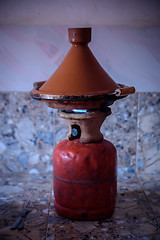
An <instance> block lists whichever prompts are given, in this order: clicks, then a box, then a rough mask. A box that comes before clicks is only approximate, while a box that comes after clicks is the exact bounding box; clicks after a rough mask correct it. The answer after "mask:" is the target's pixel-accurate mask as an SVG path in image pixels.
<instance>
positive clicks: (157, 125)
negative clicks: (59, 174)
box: [0, 92, 160, 176]
mask: <svg viewBox="0 0 160 240" xmlns="http://www.w3.org/2000/svg"><path fill="white" fill-rule="evenodd" d="M0 101H1V104H0V175H1V176H5V175H10V174H16V173H17V172H26V171H28V172H29V173H30V174H41V175H43V176H44V175H46V174H47V172H50V171H52V152H53V148H54V146H55V145H56V144H57V143H58V142H60V141H61V140H62V139H64V138H65V136H66V134H67V131H68V127H67V125H66V123H65V122H64V120H63V119H60V118H59V117H58V116H57V112H56V110H53V109H51V108H48V107H47V105H46V104H45V103H43V102H38V101H35V100H33V99H31V97H30V94H29V93H22V92H14V93H13V92H1V93H0ZM111 109H112V114H111V115H110V116H109V117H108V118H107V119H106V120H105V122H104V124H103V126H102V129H101V131H102V133H103V135H104V137H105V139H107V140H109V141H111V142H112V143H113V144H114V145H115V146H116V148H117V153H118V173H119V174H123V172H124V171H128V172H129V173H134V172H135V171H137V173H139V174H142V173H153V172H154V171H156V172H157V171H159V169H158V166H159V164H160V157H159V156H160V110H159V109H160V93H137V94H134V95H132V96H128V97H127V98H126V99H123V100H121V101H117V102H115V103H114V105H112V106H111Z"/></svg>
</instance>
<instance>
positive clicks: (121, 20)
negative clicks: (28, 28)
mask: <svg viewBox="0 0 160 240" xmlns="http://www.w3.org/2000/svg"><path fill="white" fill-rule="evenodd" d="M159 12H160V2H159V1H157V0H14V1H13V0H1V1H0V23H1V24H38V25H42V24H56V25H83V26H84V25H85V26H86V25H87V26H88V25H108V26H111V25H112V26H113V25H118V26H119V25H125V26H126V25H127V26H151V25H152V26H153V25H160V14H159Z"/></svg>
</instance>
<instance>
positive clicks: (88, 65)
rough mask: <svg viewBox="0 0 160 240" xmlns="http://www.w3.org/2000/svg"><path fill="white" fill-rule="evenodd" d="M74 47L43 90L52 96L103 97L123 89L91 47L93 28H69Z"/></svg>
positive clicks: (42, 91)
mask: <svg viewBox="0 0 160 240" xmlns="http://www.w3.org/2000/svg"><path fill="white" fill-rule="evenodd" d="M68 33H69V41H70V42H71V43H72V47H71V49H70V50H69V52H68V54H67V55H66V57H65V59H64V60H63V62H62V63H61V65H60V66H59V67H58V69H57V70H56V72H55V73H54V74H53V75H52V76H51V77H50V78H49V79H48V81H46V82H45V83H44V84H43V85H42V86H41V87H40V88H39V92H41V93H45V94H50V95H60V96H62V95H63V96H64V95H68V96H80V95H100V94H105V93H113V92H114V91H115V90H116V89H118V88H119V85H118V84H116V83H115V82H114V81H113V80H112V78H111V77H110V76H109V75H108V74H107V73H106V72H105V71H104V69H103V68H102V67H101V66H100V64H99V63H98V61H97V60H96V58H95V57H94V55H93V54H92V52H91V51H90V49H89V47H88V42H90V41H91V28H69V29H68Z"/></svg>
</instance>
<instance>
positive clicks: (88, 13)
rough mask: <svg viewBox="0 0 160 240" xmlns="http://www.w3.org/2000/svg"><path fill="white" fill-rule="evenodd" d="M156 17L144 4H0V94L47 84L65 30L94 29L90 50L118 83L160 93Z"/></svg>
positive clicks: (90, 0)
mask: <svg viewBox="0 0 160 240" xmlns="http://www.w3.org/2000/svg"><path fill="white" fill-rule="evenodd" d="M159 13H160V3H159V1H147V0H146V1H144V0H141V1H138V0H134V1H128V0H119V1H118V0H115V1H114V0H112V1H111V0H110V1H104V0H103V1H102V0H100V1H95V0H86V1H84V0H81V1H77V0H74V1H73V0H69V1H62V0H59V1H54V0H53V1H51V0H46V1H42V0H39V1H38V0H37V1H36V0H35V1H33V0H32V1H29V0H28V1H24V0H21V1H20V0H14V1H12V0H11V1H9V0H1V1H0V24H1V25H0V90H1V91H29V90H31V88H32V84H33V82H35V81H43V80H46V79H47V78H48V77H49V76H50V75H51V74H52V73H53V72H54V71H55V69H56V68H57V67H58V66H59V64H60V63H61V61H62V60H63V58H64V56H65V54H66V53H67V51H68V50H69V48H70V44H69V43H68V42H67V27H71V26H92V27H93V31H92V42H91V44H90V48H91V50H92V51H93V53H94V54H95V56H96V57H97V59H98V61H99V62H100V63H101V64H102V66H103V67H104V69H105V70H106V71H107V72H108V73H109V74H110V75H111V77H112V78H113V79H114V80H115V81H116V82H119V83H123V84H126V85H129V86H130V85H134V86H135V87H136V90H137V91H160V14H159Z"/></svg>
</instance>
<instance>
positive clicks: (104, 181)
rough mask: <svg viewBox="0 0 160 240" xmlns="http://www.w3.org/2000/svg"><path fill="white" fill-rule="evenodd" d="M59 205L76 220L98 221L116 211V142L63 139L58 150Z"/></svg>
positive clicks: (55, 155)
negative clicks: (84, 141) (114, 143)
mask: <svg viewBox="0 0 160 240" xmlns="http://www.w3.org/2000/svg"><path fill="white" fill-rule="evenodd" d="M53 169H54V170H53V176H54V180H53V181H54V195H55V208H56V210H57V212H58V214H59V215H61V216H65V217H68V218H72V219H81V220H96V219H102V218H106V217H110V216H111V215H112V214H113V211H114V208H115V202H116V193H117V180H116V169H117V155H116V149H115V147H114V145H113V144H112V143H110V142H109V141H107V140H102V141H101V142H99V143H81V142H80V140H79V139H76V140H73V141H70V140H63V141H62V142H60V143H59V144H58V145H57V146H56V147H55V149H54V153H53Z"/></svg>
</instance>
